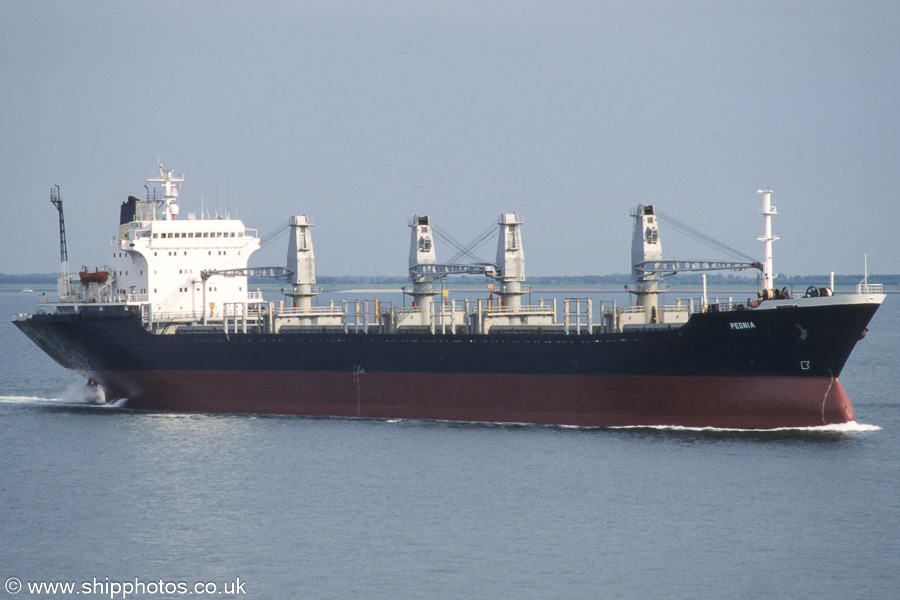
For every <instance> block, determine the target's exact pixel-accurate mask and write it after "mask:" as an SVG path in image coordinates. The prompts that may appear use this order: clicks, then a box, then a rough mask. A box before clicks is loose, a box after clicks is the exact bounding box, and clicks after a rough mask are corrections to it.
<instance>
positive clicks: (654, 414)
mask: <svg viewBox="0 0 900 600" xmlns="http://www.w3.org/2000/svg"><path fill="white" fill-rule="evenodd" d="M182 181H183V177H176V176H175V175H174V174H173V172H172V171H167V170H165V169H163V168H162V166H161V165H160V167H159V176H158V177H153V178H150V179H148V184H152V183H160V184H162V193H161V194H159V193H157V192H156V190H153V194H152V195H151V194H150V193H149V192H148V197H147V199H146V200H139V199H138V198H135V197H133V196H132V197H129V198H128V200H127V201H126V202H124V203H123V204H122V206H121V209H120V225H119V231H118V235H117V237H116V239H115V240H114V242H113V246H112V252H111V257H110V262H109V266H108V267H106V268H103V269H95V270H94V271H92V272H88V271H87V270H85V271H82V272H81V273H79V274H78V275H77V277H73V276H70V275H69V273H68V256H67V251H66V246H65V228H64V217H63V208H62V200H61V199H60V198H59V193H58V188H57V189H55V190H54V192H53V195H52V198H51V200H52V201H53V203H54V205H55V206H56V207H57V209H58V211H59V217H60V233H61V235H60V241H61V248H60V254H61V256H60V258H61V265H62V277H61V278H60V283H59V290H58V294H55V295H54V297H53V298H47V297H45V298H43V299H42V302H41V303H40V305H39V306H38V311H37V312H36V313H35V314H33V315H19V316H18V317H17V319H16V321H15V325H16V326H17V327H18V328H19V329H20V330H22V331H23V332H24V333H25V334H26V335H27V336H28V337H29V338H31V339H32V340H33V341H34V342H35V343H36V344H37V345H38V346H39V347H40V348H41V349H42V350H44V351H45V352H46V353H47V354H48V355H50V356H51V357H52V358H53V359H54V360H56V361H57V362H58V363H59V364H61V365H62V366H64V367H66V368H68V369H71V370H73V371H75V372H78V373H80V374H82V375H84V376H85V377H87V378H89V379H90V380H91V381H93V382H96V383H97V384H98V385H100V386H102V388H103V390H104V391H105V393H106V397H107V398H108V399H122V398H124V399H126V405H127V406H131V407H136V408H150V409H157V410H176V411H209V412H254V413H283V414H297V415H331V416H350V417H370V418H404V419H443V420H453V421H482V422H524V423H542V424H565V425H579V426H622V425H681V426H690V427H727V428H775V427H807V426H818V425H826V424H833V423H843V422H848V421H852V420H853V418H854V415H853V407H852V405H851V403H850V400H849V398H848V397H847V394H846V392H845V391H844V389H843V387H842V386H841V383H840V380H839V375H840V373H841V370H842V369H843V367H844V364H845V363H846V361H847V358H848V357H849V355H850V353H851V351H852V350H853V348H854V346H855V345H856V343H857V341H858V340H859V339H861V337H862V336H863V335H864V333H865V331H866V327H867V325H868V323H869V321H870V320H871V318H872V316H873V315H874V313H875V311H876V310H877V309H878V307H879V306H880V305H881V303H882V302H883V300H884V295H883V294H882V293H881V292H882V290H881V287H880V285H877V284H876V285H870V284H868V283H863V284H860V285H859V286H857V290H856V293H853V294H840V295H835V294H834V293H833V291H832V287H833V286H831V287H810V288H809V289H807V290H806V293H805V294H803V295H794V294H792V293H790V292H789V291H788V290H787V289H781V290H778V289H777V288H776V287H775V285H774V271H773V259H772V242H773V241H775V240H776V239H777V238H776V237H775V236H773V235H772V230H771V218H772V216H773V215H775V214H776V210H775V207H774V206H772V205H771V190H764V191H763V190H761V192H762V193H763V215H764V218H765V232H764V235H763V236H762V237H761V238H759V239H760V240H762V241H763V242H764V244H765V257H764V260H763V261H761V262H757V261H753V260H752V259H749V258H750V257H747V258H748V259H749V260H747V261H745V262H723V261H675V260H664V259H663V257H662V250H661V242H660V238H659V219H660V218H661V216H662V213H661V212H660V211H658V210H657V209H656V208H655V207H654V206H646V205H641V206H638V207H637V209H636V210H635V211H633V213H632V217H633V219H634V233H633V241H632V285H631V286H630V288H629V291H630V292H631V293H632V296H633V297H634V304H632V305H629V306H619V305H617V303H616V302H603V301H601V302H595V301H594V300H593V299H592V298H570V299H566V300H565V302H557V301H555V300H550V301H544V300H541V301H539V303H538V304H525V303H523V297H524V296H525V294H526V290H527V285H526V283H525V282H526V280H525V261H524V251H523V246H522V221H521V219H520V218H519V216H518V215H517V214H516V213H507V214H503V215H501V216H500V218H499V220H498V223H497V235H498V237H497V253H496V258H495V260H494V262H480V261H479V262H473V263H467V264H465V263H458V262H453V261H451V262H449V263H440V262H438V261H437V254H436V250H435V230H434V225H433V223H432V220H431V218H430V217H428V216H416V217H414V218H412V219H411V220H410V221H409V227H410V251H409V279H410V286H409V287H408V288H404V293H405V294H408V295H409V296H410V305H409V306H405V305H404V306H394V305H393V303H391V302H379V301H377V300H355V301H342V302H334V301H332V302H330V303H328V304H327V305H324V306H318V305H314V303H313V299H314V297H315V296H316V295H317V294H318V292H319V289H318V288H317V287H316V277H315V258H314V254H313V245H312V238H311V231H310V228H311V227H312V225H313V222H312V220H311V219H309V218H308V217H306V216H305V215H300V216H294V217H292V218H291V219H290V221H289V223H288V225H287V227H288V228H289V243H288V252H287V264H286V266H285V267H263V268H250V267H248V266H247V264H248V260H249V258H250V256H251V255H252V254H253V252H254V251H255V250H257V249H258V248H259V246H260V238H259V237H258V236H257V234H256V231H255V230H252V229H247V228H245V227H244V224H243V223H242V222H241V221H240V220H237V219H230V218H217V219H202V218H197V217H196V216H195V215H193V214H190V215H188V216H187V218H179V206H178V204H177V196H178V186H179V184H180V183H181V182H182ZM148 189H149V187H148ZM461 250H462V251H461V252H460V254H461V255H466V254H470V251H469V250H470V249H467V248H462V249H461ZM715 269H727V270H738V269H758V270H759V271H760V272H761V275H760V282H761V291H760V292H759V294H758V297H757V298H756V299H755V300H748V301H747V302H743V303H739V302H738V303H736V302H733V301H731V300H729V301H728V302H724V303H710V302H708V300H707V298H706V294H705V292H704V295H703V297H701V298H694V299H687V300H677V301H676V302H675V304H671V305H665V304H661V303H660V299H661V294H662V293H663V291H664V290H665V287H666V286H665V285H664V283H663V278H664V277H666V276H668V275H672V274H674V273H676V272H690V271H709V270H715ZM462 273H465V274H480V275H484V276H486V277H488V278H491V279H492V280H494V281H495V282H496V284H491V285H489V286H488V288H489V290H490V291H489V295H488V297H487V298H476V299H474V300H471V301H470V300H450V299H449V298H448V297H447V296H446V295H444V294H442V293H441V292H442V290H441V289H440V288H439V287H438V286H437V285H436V284H437V282H439V281H440V280H441V279H442V278H444V277H447V276H451V275H455V274H462ZM254 275H268V276H272V277H281V278H284V279H287V280H288V287H287V288H286V289H284V290H283V293H284V299H281V300H279V301H277V302H276V301H272V300H266V299H265V298H264V297H263V295H262V294H261V293H260V292H253V291H250V290H249V288H248V277H250V276H254Z"/></svg>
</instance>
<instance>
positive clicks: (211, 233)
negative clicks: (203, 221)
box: [153, 231, 244, 239]
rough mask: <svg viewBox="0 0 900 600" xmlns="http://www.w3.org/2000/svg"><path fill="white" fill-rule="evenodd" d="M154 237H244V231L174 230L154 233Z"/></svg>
mask: <svg viewBox="0 0 900 600" xmlns="http://www.w3.org/2000/svg"><path fill="white" fill-rule="evenodd" d="M153 237H154V239H156V238H163V239H168V238H223V237H225V238H233V237H244V232H242V231H204V232H199V231H196V232H194V231H188V232H172V233H154V234H153Z"/></svg>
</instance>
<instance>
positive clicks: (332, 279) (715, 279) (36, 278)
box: [0, 273, 900, 288]
mask: <svg viewBox="0 0 900 600" xmlns="http://www.w3.org/2000/svg"><path fill="white" fill-rule="evenodd" d="M58 278H59V274H58V273H28V274H25V275H7V274H6V273H0V284H10V285H23V284H55V283H56V280H57V279H58ZM862 278H863V276H862V275H835V276H834V283H835V285H839V286H849V285H856V284H857V283H859V282H860V281H862ZM316 281H317V283H318V284H319V285H327V286H345V285H404V284H407V283H409V279H408V278H406V277H397V276H390V277H388V276H378V275H376V276H365V275H338V276H334V275H324V276H319V277H317V278H316ZM451 281H452V282H454V283H455V284H456V285H484V284H486V283H489V282H491V281H492V280H491V279H488V278H487V277H481V276H473V275H461V276H457V277H454V278H452V279H451ZM665 281H666V282H667V283H671V284H677V285H701V283H702V278H701V275H700V274H698V273H685V274H679V275H674V276H672V277H667V278H666V280H665ZM756 281H757V280H756V278H755V277H748V276H745V275H734V274H728V275H723V274H719V273H713V274H709V275H707V277H706V282H707V283H708V284H709V285H724V286H728V285H755V284H756ZM827 281H828V275H779V276H778V278H777V279H776V280H775V282H776V284H777V285H778V287H779V288H781V287H791V286H793V287H804V286H810V285H817V286H821V285H823V284H824V283H825V282H827ZM270 282H272V280H271V279H266V278H264V277H251V278H250V283H253V284H262V283H270ZM630 282H631V276H630V275H628V274H625V273H619V274H615V275H558V276H554V277H529V278H528V283H530V284H531V285H538V286H542V285H546V286H574V287H595V286H609V285H627V284H628V283H630ZM869 283H883V284H884V285H900V274H897V275H870V276H869Z"/></svg>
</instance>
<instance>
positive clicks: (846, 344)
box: [16, 302, 878, 428]
mask: <svg viewBox="0 0 900 600" xmlns="http://www.w3.org/2000/svg"><path fill="white" fill-rule="evenodd" d="M877 308H878V304H877V303H847V304H841V303H837V302H828V303H823V304H821V305H817V306H802V307H801V306H795V307H791V306H785V307H783V308H778V309H766V310H761V309H755V310H745V311H734V312H722V313H704V314H697V315H693V316H692V318H691V319H690V321H689V322H688V323H687V324H685V325H684V326H681V327H676V328H671V329H653V330H641V331H634V332H625V333H616V334H592V335H584V334H581V335H564V334H546V333H540V334H537V333H531V334H524V333H523V334H499V335H490V334H489V335H403V334H363V333H359V334H354V333H349V334H258V333H248V334H234V333H232V334H227V335H226V334H224V333H213V334H189V335H185V334H175V335H153V334H150V333H149V332H147V331H146V330H145V329H144V328H143V326H142V325H141V323H140V321H139V320H138V319H137V317H135V316H132V315H130V314H127V313H119V314H115V313H110V312H108V311H107V312H99V311H97V312H92V311H90V310H83V311H82V312H80V313H78V314H76V315H68V316H61V315H35V316H33V317H32V318H30V319H28V320H23V321H17V322H16V325H17V326H18V327H19V328H20V329H21V330H22V331H23V332H24V333H25V334H26V335H28V336H29V337H30V338H31V339H32V340H34V341H35V343H37V344H38V346H40V347H41V348H42V349H43V350H44V351H45V352H47V353H48V354H49V355H50V356H51V357H53V358H54V359H55V360H56V361H57V362H59V363H60V364H61V365H63V366H64V367H66V368H69V369H72V370H74V371H77V372H79V373H82V374H84V375H85V376H87V377H91V378H93V379H95V380H97V381H98V382H99V383H100V384H101V385H103V387H104V388H105V389H106V390H107V394H108V396H109V397H124V398H128V403H129V405H133V406H138V407H147V408H155V409H165V410H195V411H212V412H259V413H288V414H304V415H336V416H362V417H378V418H425V419H448V420H460V421H491V422H529V423H556V424H568V425H587V426H607V425H684V426H697V427H702V426H714V427H739V428H758V427H759V428H769V427H785V426H791V427H795V426H815V425H823V424H829V423H840V422H846V421H850V420H852V419H853V409H852V406H851V404H850V401H849V399H848V398H847V396H846V394H845V393H844V390H843V388H842V387H841V385H840V382H839V381H838V376H839V375H840V373H841V370H842V369H843V366H844V364H845V362H846V360H847V358H848V357H849V355H850V353H851V351H852V350H853V347H854V346H855V344H856V342H857V340H858V339H859V338H860V336H861V335H862V334H863V332H864V331H865V328H866V325H867V324H868V322H869V320H870V319H871V317H872V315H873V314H874V313H875V311H876V310H877Z"/></svg>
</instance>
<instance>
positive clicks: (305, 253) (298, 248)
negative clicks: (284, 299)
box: [286, 215, 318, 311]
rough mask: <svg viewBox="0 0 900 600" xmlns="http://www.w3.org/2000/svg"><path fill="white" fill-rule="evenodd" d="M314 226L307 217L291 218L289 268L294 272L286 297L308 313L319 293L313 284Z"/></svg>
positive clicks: (314, 280) (314, 267)
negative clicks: (312, 228) (312, 233)
mask: <svg viewBox="0 0 900 600" xmlns="http://www.w3.org/2000/svg"><path fill="white" fill-rule="evenodd" d="M312 225H313V221H312V219H310V218H308V217H307V216H306V215H296V216H293V217H291V221H290V227H291V237H290V239H289V240H288V251H287V268H288V269H290V270H291V271H293V275H291V290H290V292H289V293H287V292H286V295H288V296H290V297H291V298H292V299H293V305H294V307H297V308H302V309H304V310H307V311H308V310H309V309H310V308H311V307H312V297H313V296H315V295H316V294H317V293H318V292H316V291H315V290H313V284H315V283H316V258H315V255H314V254H313V243H312V236H311V235H310V231H309V228H310V227H312Z"/></svg>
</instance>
